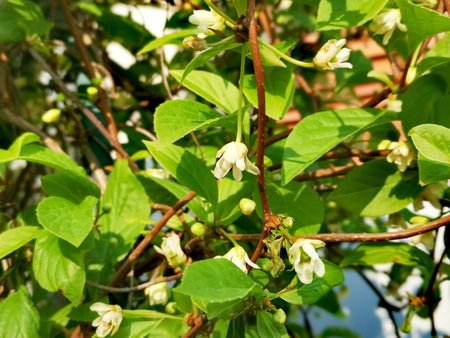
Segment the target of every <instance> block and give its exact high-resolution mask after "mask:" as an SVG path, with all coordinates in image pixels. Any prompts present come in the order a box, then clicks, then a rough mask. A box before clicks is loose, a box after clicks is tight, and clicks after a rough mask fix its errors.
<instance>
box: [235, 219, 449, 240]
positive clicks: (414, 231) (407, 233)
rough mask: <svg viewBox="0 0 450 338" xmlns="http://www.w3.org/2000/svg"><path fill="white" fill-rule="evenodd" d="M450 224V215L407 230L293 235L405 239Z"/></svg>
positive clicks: (242, 237)
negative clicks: (376, 232)
mask: <svg viewBox="0 0 450 338" xmlns="http://www.w3.org/2000/svg"><path fill="white" fill-rule="evenodd" d="M448 224H450V215H447V216H445V217H442V218H439V219H437V220H435V221H432V222H430V223H427V224H424V225H422V226H420V227H415V228H411V229H406V230H400V231H394V232H381V233H378V234H367V233H360V234H358V233H348V234H335V233H328V234H316V235H301V236H293V239H299V238H308V239H319V240H321V241H323V242H327V243H341V242H385V241H393V240H397V239H404V238H409V237H414V236H417V235H421V234H424V233H426V232H430V231H433V230H436V229H438V228H440V227H443V226H446V225H448ZM230 236H231V237H232V238H233V239H235V240H237V241H257V240H259V237H260V235H259V234H230Z"/></svg>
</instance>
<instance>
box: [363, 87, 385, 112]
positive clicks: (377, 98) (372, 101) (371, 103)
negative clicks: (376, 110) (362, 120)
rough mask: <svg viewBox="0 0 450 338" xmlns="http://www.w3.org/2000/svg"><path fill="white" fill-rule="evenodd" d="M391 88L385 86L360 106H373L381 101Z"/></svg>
mask: <svg viewBox="0 0 450 338" xmlns="http://www.w3.org/2000/svg"><path fill="white" fill-rule="evenodd" d="M391 92H392V91H391V88H389V87H386V88H384V89H383V90H382V91H381V92H379V93H378V94H377V95H375V96H374V97H372V98H371V99H370V100H369V101H368V102H366V103H364V104H363V105H362V106H361V107H362V108H370V107H375V106H376V105H377V104H379V103H380V102H381V101H383V100H384V99H386V98H387V97H388V95H389V94H390V93H391Z"/></svg>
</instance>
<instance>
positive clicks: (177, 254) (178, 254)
mask: <svg viewBox="0 0 450 338" xmlns="http://www.w3.org/2000/svg"><path fill="white" fill-rule="evenodd" d="M155 250H156V252H158V253H160V254H161V255H164V256H166V259H167V262H168V263H169V265H170V266H171V267H173V268H175V267H177V266H180V265H183V264H184V263H185V262H186V259H187V258H186V255H185V253H184V252H183V250H182V249H181V247H180V237H178V236H177V234H176V233H174V232H171V233H170V234H169V235H168V237H164V238H163V240H162V244H161V248H160V247H158V246H156V245H155Z"/></svg>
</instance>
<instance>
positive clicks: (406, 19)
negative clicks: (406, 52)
mask: <svg viewBox="0 0 450 338" xmlns="http://www.w3.org/2000/svg"><path fill="white" fill-rule="evenodd" d="M397 4H398V7H399V8H400V12H401V14H402V22H403V23H404V24H405V25H406V27H407V34H408V44H409V46H410V48H411V50H414V49H415V48H416V47H417V46H418V44H419V43H420V42H421V41H423V40H425V39H426V38H427V37H430V36H433V35H436V34H438V33H440V32H448V31H450V18H449V17H448V16H445V15H443V14H441V13H438V12H436V11H434V10H431V9H429V8H425V7H422V6H420V5H416V4H413V3H411V2H410V1H408V0H397Z"/></svg>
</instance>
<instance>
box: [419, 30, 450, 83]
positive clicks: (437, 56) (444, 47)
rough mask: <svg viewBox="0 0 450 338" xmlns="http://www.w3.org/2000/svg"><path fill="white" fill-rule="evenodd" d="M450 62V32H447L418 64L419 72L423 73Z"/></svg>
mask: <svg viewBox="0 0 450 338" xmlns="http://www.w3.org/2000/svg"><path fill="white" fill-rule="evenodd" d="M449 62H450V33H446V34H445V35H444V37H442V39H440V40H439V41H438V42H437V43H436V44H435V45H434V46H433V47H432V48H431V49H430V50H429V51H427V52H426V53H425V55H424V57H423V59H422V61H420V63H419V65H418V66H417V72H418V73H419V74H422V73H423V72H425V71H426V70H428V69H432V68H434V67H438V66H441V65H443V64H446V63H449Z"/></svg>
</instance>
